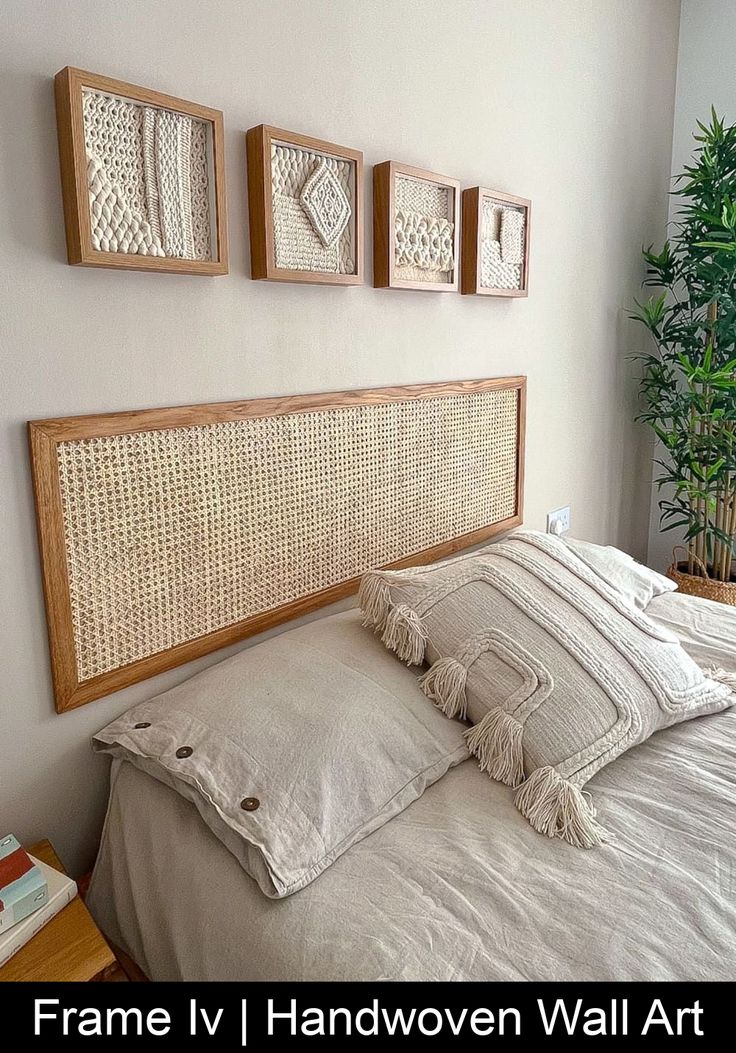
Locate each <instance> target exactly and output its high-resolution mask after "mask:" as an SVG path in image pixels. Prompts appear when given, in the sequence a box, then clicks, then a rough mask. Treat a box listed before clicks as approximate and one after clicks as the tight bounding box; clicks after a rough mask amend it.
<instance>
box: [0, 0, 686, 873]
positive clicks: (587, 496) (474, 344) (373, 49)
mask: <svg viewBox="0 0 736 1053" xmlns="http://www.w3.org/2000/svg"><path fill="white" fill-rule="evenodd" d="M678 16H679V3H678V2H677V0H556V2H555V3H554V4H550V3H548V2H547V0H421V2H419V0H240V2H238V0H214V2H213V0H208V2H206V3H202V2H201V0H145V2H144V0H66V2H65V3H49V2H48V0H9V2H8V0H6V3H5V4H4V5H3V31H2V40H1V41H0V48H1V49H2V52H3V53H2V56H1V57H2V61H0V71H1V72H0V78H1V79H0V113H1V115H2V140H1V141H2V144H3V145H2V151H1V152H0V166H1V171H2V183H1V185H0V209H1V210H2V211H1V216H0V253H1V254H2V256H3V257H4V258H3V261H2V268H0V273H1V274H2V279H1V280H2V285H3V296H2V301H3V302H2V349H3V358H4V369H3V378H2V386H1V390H0V399H1V400H2V450H1V455H2V462H1V464H0V472H1V476H0V494H2V502H3V514H2V517H1V519H0V531H1V532H2V533H1V536H0V561H2V565H1V567H0V582H2V589H3V603H2V613H3V617H2V631H3V638H4V640H3V646H2V648H1V649H0V663H1V668H0V729H1V730H0V833H3V832H5V831H6V830H13V831H14V832H15V833H17V834H18V836H19V837H21V838H24V839H30V838H36V837H40V836H45V835H48V836H50V837H52V838H53V839H54V841H55V843H56V846H57V848H58V850H59V852H60V854H61V856H62V858H63V859H64V860H65V861H66V862H67V863H68V864H69V865H71V867H72V868H73V869H74V870H79V869H81V868H83V867H85V866H87V865H88V864H89V863H90V862H91V858H92V854H93V851H94V845H95V843H96V839H97V837H98V835H99V827H100V822H101V819H102V814H103V808H104V799H105V774H106V764H105V762H104V761H103V760H101V759H96V758H94V757H92V756H91V755H90V751H89V745H88V743H89V737H90V735H91V734H92V733H93V732H94V731H95V730H96V729H98V728H100V727H101V726H103V725H104V724H105V723H107V722H108V721H109V720H111V719H112V718H113V717H115V716H116V715H117V714H119V713H120V712H121V711H123V710H124V709H126V708H127V707H129V706H130V705H131V704H133V703H134V702H136V701H138V700H140V699H143V698H145V697H146V696H148V695H150V694H152V693H153V692H155V691H160V690H162V689H164V688H165V687H167V686H169V685H171V684H173V683H175V682H177V681H179V680H181V679H182V678H183V677H185V676H187V675H188V674H190V673H191V672H192V671H193V669H194V668H195V667H194V666H189V667H187V668H185V669H180V670H177V671H174V672H172V673H169V674H167V675H163V676H160V677H158V678H157V679H155V680H151V681H149V682H147V683H144V684H140V685H138V686H136V687H134V688H131V689H129V690H127V691H125V692H121V693H120V694H117V695H114V696H112V697H111V698H109V699H107V700H104V701H100V702H95V703H93V704H91V705H89V706H86V707H83V708H82V709H80V710H77V711H74V712H71V713H68V714H65V715H64V716H56V715H55V714H54V711H53V706H52V697H51V687H50V680H49V671H48V656H47V648H46V640H45V622H44V613H43V604H42V597H41V588H40V581H39V568H38V557H37V552H36V545H35V538H34V516H33V507H32V500H31V487H30V482H29V471H28V458H27V452H26V443H25V434H24V422H25V421H26V419H28V418H37V417H45V416H60V415H65V414H78V413H87V412H101V411H108V410H118V409H128V408H133V407H145V406H170V405H176V404H178V403H188V402H206V401H211V400H217V399H237V398H249V397H252V396H265V395H274V394H285V393H294V392H308V391H320V390H329V389H336V388H337V389H339V388H350V387H361V386H366V385H382V384H403V383H410V382H418V381H440V380H446V379H453V378H462V377H483V376H493V375H503V374H511V373H526V374H528V377H529V414H528V441H527V458H528V463H527V522H528V523H529V524H531V525H533V526H541V525H542V524H543V522H544V516H545V513H546V511H547V510H548V509H551V508H556V507H557V506H558V505H560V504H565V503H568V502H570V503H571V505H572V510H573V526H574V529H575V532H576V533H578V534H580V535H581V536H587V537H589V538H591V539H594V540H596V539H597V540H599V541H612V542H617V543H619V544H620V545H622V546H623V547H625V548H627V549H629V550H630V551H632V552H634V553H637V554H642V553H643V551H644V550H645V546H646V538H647V529H648V502H649V485H648V440H647V439H646V436H645V433H644V432H643V430H639V429H637V428H636V427H634V426H633V425H632V416H633V412H634V396H635V385H634V383H633V381H632V380H631V376H630V367H629V365H628V364H627V362H626V358H625V351H626V350H628V349H630V348H631V346H633V345H632V337H633V334H632V327H631V326H630V325H629V324H628V323H627V322H626V321H625V312H624V311H623V310H622V307H623V305H624V304H626V303H629V302H630V300H631V297H632V295H633V294H634V293H635V292H636V289H637V287H638V284H639V281H640V279H641V276H642V269H641V264H640V258H639V250H640V246H641V244H642V242H646V241H648V240H654V239H659V238H661V236H662V232H663V224H664V219H665V213H666V190H667V178H668V175H669V170H670V141H671V122H672V101H673V89H674V73H675V56H676V48H677V28H678ZM67 64H71V65H76V66H81V67H83V68H86V69H89V70H93V71H95V72H99V73H105V74H109V75H112V76H115V77H119V78H122V79H124V80H129V81H132V82H134V83H138V84H143V85H147V86H150V87H154V88H158V89H160V90H163V91H166V92H170V93H172V94H175V95H180V96H183V97H184V98H189V99H194V100H196V101H199V102H202V103H206V104H209V105H212V106H216V107H219V108H221V109H223V110H224V112H225V125H226V151H227V180H228V195H229V219H230V242H231V254H232V272H231V274H230V275H229V276H227V277H220V278H211V279H205V278H200V277H185V276H174V275H157V274H136V273H122V272H116V271H105V270H94V269H75V268H72V267H69V266H67V265H66V262H65V246H64V232H63V225H62V210H61V198H60V190H59V175H58V169H57V158H56V141H55V135H56V132H55V123H54V110H53V94H52V78H53V75H54V73H55V72H56V71H57V70H58V69H60V68H61V67H62V66H64V65H67ZM261 122H267V123H273V124H276V125H281V126H283V127H285V128H289V129H293V130H295V131H300V132H306V133H310V134H314V135H317V136H320V137H324V138H327V139H331V140H333V141H335V142H338V143H344V144H345V145H348V146H355V147H359V148H362V149H363V150H364V151H365V160H366V164H367V166H368V168H369V170H370V165H372V164H374V163H376V162H379V161H383V160H385V159H386V158H395V159H397V160H401V161H405V162H409V163H411V164H416V165H420V166H423V167H428V168H433V169H435V170H437V171H440V172H446V173H448V174H450V175H454V176H457V177H458V178H459V179H461V180H462V182H463V184H464V185H466V186H471V185H474V184H477V183H482V184H487V185H491V186H495V187H498V188H499V189H501V190H509V191H511V192H516V193H520V194H523V195H525V196H528V197H531V198H532V199H533V202H534V224H533V244H532V258H531V272H530V273H531V295H530V297H529V299H528V300H526V301H523V300H522V301H518V302H509V301H504V300H493V299H488V298H477V299H475V298H471V297H460V296H459V295H455V296H453V295H439V294H428V293H416V292H398V291H392V290H385V291H378V290H373V289H371V288H363V289H352V290H351V289H330V288H318V287H306V286H303V287H300V286H298V285H276V284H264V283H254V282H251V281H250V280H249V278H248V252H247V214H246V205H245V201H246V191H245V137H244V134H243V133H244V132H245V130H246V129H247V128H249V127H251V126H252V125H255V124H258V123H261ZM369 188H370V179H369V180H368V189H369ZM367 218H368V220H369V222H368V224H367V229H368V230H370V229H371V228H370V211H369V212H368V216H367ZM370 270H371V269H370V266H369V267H368V273H370ZM214 660H215V656H213V657H211V658H210V659H209V661H214ZM203 664H204V662H200V663H198V665H200V666H201V665H203Z"/></svg>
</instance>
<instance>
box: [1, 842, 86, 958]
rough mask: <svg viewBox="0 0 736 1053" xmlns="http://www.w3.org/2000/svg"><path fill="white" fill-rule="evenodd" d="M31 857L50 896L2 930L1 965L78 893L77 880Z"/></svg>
mask: <svg viewBox="0 0 736 1053" xmlns="http://www.w3.org/2000/svg"><path fill="white" fill-rule="evenodd" d="M31 859H32V860H33V862H34V863H35V864H36V866H37V867H39V868H40V870H41V872H42V873H43V876H44V877H45V879H46V881H47V882H48V886H49V898H48V899H47V901H46V903H44V905H43V907H39V909H38V910H34V912H33V914H29V915H28V916H27V917H25V918H23V920H22V921H19V922H18V923H17V924H16V925H12V926H11V927H10V928H9V929H5V930H4V931H2V932H0V966H2V965H5V963H6V962H7V961H8V959H9V958H12V957H13V955H14V954H15V953H16V952H17V951H19V950H20V949H21V947H22V946H23V945H24V944H26V943H28V941H29V940H30V939H31V937H33V936H35V935H36V933H37V932H38V931H39V930H40V929H42V928H43V927H44V925H45V924H46V923H47V922H49V921H51V919H52V918H53V917H54V915H55V914H58V913H59V911H60V910H63V909H64V907H65V906H66V905H67V903H71V901H72V900H73V899H74V897H75V896H76V894H77V883H76V881H72V879H71V878H69V877H67V876H66V874H60V873H59V871H58V870H54V868H53V867H50V866H48V865H47V864H46V863H43V862H41V860H40V859H35V858H34V856H31Z"/></svg>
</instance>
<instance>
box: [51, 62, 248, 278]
mask: <svg viewBox="0 0 736 1053" xmlns="http://www.w3.org/2000/svg"><path fill="white" fill-rule="evenodd" d="M54 87H55V94H56V122H57V130H58V137H59V161H60V166H61V188H62V196H63V201H64V224H65V227H66V243H67V258H68V261H69V263H70V264H74V265H79V266H82V267H115V268H118V269H123V270H139V271H165V272H169V273H173V274H206V275H217V274H227V273H228V243H227V219H226V205H225V155H224V146H223V140H224V135H223V118H222V112H221V111H220V110H213V109H211V108H210V107H208V106H200V105H199V104H197V103H193V102H187V101H185V100H184V99H178V98H175V97H174V96H172V95H165V94H163V93H162V92H159V91H153V90H151V89H150V88H141V87H139V86H138V85H135V84H128V83H126V82H125V81H120V80H114V79H113V78H111V77H105V76H101V75H99V74H97V73H89V72H87V71H85V70H81V69H76V68H74V67H72V66H66V67H65V68H64V69H62V70H60V71H59V72H58V73H57V74H56V77H55V80H54ZM85 92H87V93H90V94H91V96H99V97H100V98H102V99H106V100H108V101H109V99H112V100H114V101H117V102H119V103H122V104H125V103H137V104H140V105H141V106H142V107H143V108H145V109H144V114H147V115H151V113H152V111H153V114H152V118H151V119H152V120H154V121H155V120H156V113H157V111H161V112H167V111H169V112H173V113H174V114H183V115H185V116H187V117H191V118H193V119H194V121H193V123H190V125H189V128H190V133H191V135H192V140H193V141H194V134H193V133H192V132H191V128H193V127H196V126H197V125H204V126H205V127H204V129H202V130H201V131H200V134H199V136H198V137H197V142H199V143H201V146H202V151H203V155H202V156H204V155H205V154H206V160H205V161H204V162H203V164H204V165H206V175H207V178H206V179H205V178H204V177H203V178H202V179H201V180H199V181H198V182H197V184H196V186H195V189H194V190H192V189H191V186H190V188H189V189H190V196H191V197H192V198H193V197H194V196H195V195H196V196H197V197H198V199H199V200H200V204H201V211H202V212H203V213H205V214H206V223H207V224H208V226H207V227H206V229H205V223H204V221H203V222H202V223H199V220H200V219H201V216H198V217H196V218H197V222H194V223H192V217H191V216H190V217H188V219H187V224H186V226H187V236H186V238H185V239H184V243H185V245H186V246H187V247H189V246H191V245H193V244H194V243H195V239H194V236H193V235H192V234H191V233H190V232H189V226H190V224H191V225H193V226H195V227H197V226H198V223H199V227H201V241H202V242H203V243H204V247H202V246H201V245H199V246H198V247H197V249H196V255H195V256H194V257H192V256H184V255H177V254H175V253H172V252H170V251H167V249H166V248H162V247H161V244H160V241H161V239H160V238H159V237H158V236H157V234H156V233H155V231H154V233H153V234H151V235H150V236H151V238H152V239H153V240H154V242H155V243H154V245H153V247H152V248H151V247H150V244H149V248H148V249H147V250H146V254H142V253H139V252H135V253H134V252H129V251H127V250H121V251H106V250H104V249H101V248H98V247H96V246H95V244H94V241H95V240H97V241H98V242H99V241H101V240H102V239H101V238H100V237H99V233H98V232H97V231H96V230H95V229H94V228H93V217H92V210H91V207H90V187H89V180H90V179H91V178H93V177H92V174H91V170H90V171H88V158H87V140H86V133H85V111H84V106H85V98H84V94H85ZM127 109H128V111H130V110H131V107H128V108H127ZM138 134H140V135H141V137H142V138H143V137H144V133H143V132H142V131H140V132H139V133H138ZM152 138H153V133H152V134H151V135H150V136H149V138H148V141H149V142H150V141H151V139H152ZM128 148H129V143H128ZM152 149H153V148H152ZM182 149H184V147H183V146H182ZM132 152H133V153H135V151H132ZM137 163H140V162H137ZM99 167H100V177H101V178H102V179H105V181H106V186H107V187H108V189H109V192H110V193H113V192H114V191H117V189H118V188H117V187H116V186H113V185H112V181H111V180H110V179H109V178H108V177H107V176H106V175H105V172H104V166H103V165H102V164H101V163H99ZM147 193H153V192H152V191H149V190H148V189H147ZM155 196H156V200H159V197H158V191H155ZM116 200H121V208H122V206H123V205H125V200H124V199H116ZM128 212H130V209H128ZM149 221H150V222H149ZM154 226H155V224H153V221H152V217H151V216H150V214H149V215H148V216H147V217H143V216H141V215H139V214H136V215H135V230H136V231H137V232H140V231H141V229H143V230H146V231H149V233H150V232H151V231H152V230H153V229H154ZM171 227H172V229H173V224H171ZM198 229H199V228H198ZM129 230H130V228H128V232H127V233H123V234H121V235H120V237H121V241H122V243H124V244H127V243H128V240H129V239H128V233H129ZM136 236H140V234H137V235H136V234H134V235H133V236H132V239H133V243H135V240H134V239H135V237H136ZM164 240H166V239H164ZM103 243H104V241H103ZM171 244H173V240H172V241H171ZM191 251H192V253H194V252H195V250H194V249H192V250H191ZM208 255H209V258H207V257H208Z"/></svg>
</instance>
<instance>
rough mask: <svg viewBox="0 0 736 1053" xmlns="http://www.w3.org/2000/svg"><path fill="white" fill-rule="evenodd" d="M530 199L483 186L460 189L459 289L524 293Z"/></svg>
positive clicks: (484, 292) (526, 286) (493, 292)
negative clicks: (461, 202)
mask: <svg viewBox="0 0 736 1053" xmlns="http://www.w3.org/2000/svg"><path fill="white" fill-rule="evenodd" d="M530 214H531V202H530V201H528V200H527V199H526V198H524V197H515V196H513V195H512V194H502V193H500V192H499V191H497V190H486V189H485V188H484V187H477V186H476V187H471V188H470V189H469V190H464V191H463V256H462V286H461V287H462V291H463V292H464V293H479V294H481V295H484V296H527V295H528V291H529V225H530Z"/></svg>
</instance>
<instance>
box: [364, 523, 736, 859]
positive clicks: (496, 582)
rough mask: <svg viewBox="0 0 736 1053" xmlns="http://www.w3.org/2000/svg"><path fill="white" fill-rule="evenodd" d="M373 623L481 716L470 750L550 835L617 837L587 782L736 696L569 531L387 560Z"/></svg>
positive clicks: (370, 598)
mask: <svg viewBox="0 0 736 1053" xmlns="http://www.w3.org/2000/svg"><path fill="white" fill-rule="evenodd" d="M360 602H361V606H362V609H363V611H364V614H365V621H366V624H369V625H372V626H373V628H374V629H375V630H376V631H377V632H378V633H380V634H381V638H382V640H383V642H384V644H385V645H386V646H387V647H388V648H389V649H390V650H393V651H395V652H396V653H397V655H398V656H399V657H400V658H402V659H403V660H404V661H406V662H409V663H414V664H418V663H420V662H422V661H423V660H424V659H425V658H426V660H427V661H428V662H429V663H431V666H430V668H429V670H428V671H427V672H426V673H425V674H424V676H423V677H422V679H421V681H420V683H421V685H422V687H423V689H424V691H425V693H426V694H427V695H428V696H429V697H430V698H431V699H432V700H433V701H434V702H435V704H436V705H437V706H438V707H439V708H440V709H442V710H443V712H444V713H445V714H446V715H447V716H459V717H463V718H464V717H469V718H470V720H471V721H472V722H473V724H474V725H475V726H474V727H473V728H472V729H470V730H469V731H468V732H467V742H468V746H469V747H470V750H471V752H472V753H473V754H474V755H475V756H476V757H477V758H478V760H479V762H480V767H481V768H482V769H483V770H484V771H487V772H488V774H489V775H490V776H491V777H492V778H494V779H498V780H500V781H501V782H504V783H507V784H508V785H510V786H515V787H518V791H517V794H516V798H515V800H516V805H517V807H518V808H519V810H520V811H521V813H522V814H523V815H524V816H526V818H527V819H528V820H529V822H530V823H531V824H532V826H534V827H535V829H537V830H539V831H540V832H542V833H545V834H547V835H548V836H549V837H554V836H557V837H561V838H563V839H564V840H566V841H569V842H570V843H571V844H573V845H578V846H582V847H586V848H588V847H592V846H593V845H597V844H600V843H601V842H603V841H604V840H606V836H607V835H606V832H605V830H604V829H603V827H602V826H601V825H600V824H599V823H598V822H596V818H595V810H594V809H593V807H592V805H591V804H590V802H589V800H588V795H584V794H583V793H582V790H581V788H582V787H583V786H584V785H585V783H586V782H587V781H588V779H590V778H591V776H592V775H594V774H595V772H596V771H598V770H599V769H600V768H601V767H603V766H604V765H605V764H608V763H609V762H610V761H612V760H614V759H615V758H616V757H618V756H619V755H620V754H621V753H623V752H624V751H625V750H627V749H629V748H630V747H631V746H634V745H636V744H637V743H639V742H642V741H643V740H644V739H646V738H648V737H649V736H650V735H651V734H652V733H653V732H654V731H656V730H658V729H659V728H664V727H667V726H669V725H670V724H676V723H678V722H680V721H683V720H688V719H690V718H691V717H695V716H699V715H700V714H705V713H715V712H717V711H719V710H721V709H724V708H726V707H728V706H731V705H733V704H734V702H736V694H733V693H732V692H731V690H730V688H729V687H728V686H726V684H725V683H716V682H715V681H714V680H711V679H708V678H706V677H705V676H704V675H703V673H702V672H701V670H700V669H699V668H698V666H697V665H696V664H695V662H694V661H693V660H692V659H691V658H690V657H689V656H688V655H687V654H686V653H685V651H684V650H683V648H682V647H681V646H680V644H679V642H678V640H677V637H675V636H674V635H673V634H672V633H670V632H669V631H668V630H667V629H665V628H663V627H660V626H658V625H656V624H655V623H654V622H653V621H652V620H651V619H649V618H648V617H647V616H646V615H645V614H644V613H643V612H642V611H640V610H638V609H637V608H636V607H634V606H632V605H631V604H630V603H628V602H627V601H626V599H625V597H624V596H623V595H622V594H621V593H620V592H618V591H617V590H616V589H614V588H612V587H611V586H610V585H609V584H608V583H607V582H606V581H605V580H604V579H603V578H602V577H601V576H600V575H599V574H597V573H596V572H594V571H593V570H592V569H591V568H590V567H589V566H588V565H587V564H586V563H584V562H583V561H582V560H581V559H580V558H579V557H578V556H576V555H575V553H574V552H573V551H571V549H570V548H569V547H568V546H567V545H566V544H565V543H564V542H562V541H561V540H559V539H558V538H554V537H551V536H549V535H546V534H537V533H532V532H518V533H515V534H513V535H512V536H511V537H509V538H507V539H506V540H504V541H502V542H499V543H498V544H495V545H492V546H490V547H488V548H486V549H484V550H483V551H482V552H479V553H477V554H475V555H474V556H472V557H468V558H466V559H463V560H457V561H449V562H447V563H443V564H438V565H436V566H434V567H429V568H422V569H421V570H419V571H415V570H408V571H389V572H374V573H371V574H368V575H366V576H365V577H364V578H363V581H362V583H361V591H360Z"/></svg>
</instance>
